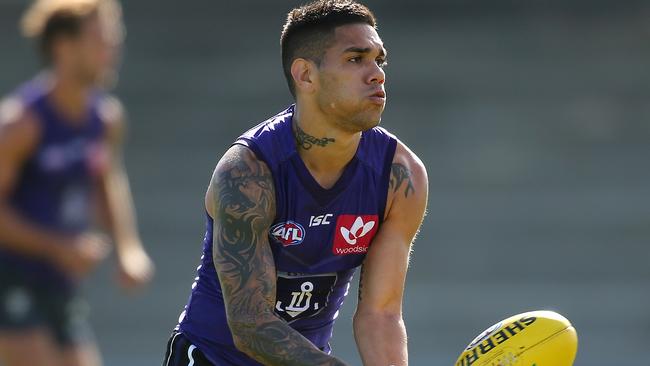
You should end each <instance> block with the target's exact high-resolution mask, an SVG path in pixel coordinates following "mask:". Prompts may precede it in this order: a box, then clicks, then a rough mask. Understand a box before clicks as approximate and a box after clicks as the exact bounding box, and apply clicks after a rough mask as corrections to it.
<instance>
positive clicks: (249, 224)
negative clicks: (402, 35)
mask: <svg viewBox="0 0 650 366" xmlns="http://www.w3.org/2000/svg"><path fill="white" fill-rule="evenodd" d="M281 43H282V63H283V67H284V72H285V76H286V78H287V82H288V84H289V88H290V90H291V92H292V94H293V95H294V97H295V98H296V104H295V105H292V106H290V107H289V108H288V109H286V110H285V111H283V112H281V113H280V114H278V115H276V116H274V117H272V118H270V119H268V120H267V121H265V122H263V123H260V124H259V125H257V126H256V127H254V128H252V129H251V130H249V131H248V132H246V133H244V134H243V135H242V136H240V137H239V138H238V139H237V140H236V141H235V143H234V144H233V145H232V146H231V147H230V149H229V150H228V151H227V152H226V153H225V155H224V156H223V157H222V158H221V160H220V161H219V163H218V164H217V167H216V170H215V172H214V175H213V177H212V183H211V184H210V186H209V188H208V192H207V194H206V198H205V207H206V212H207V217H206V220H207V225H206V226H207V228H206V229H207V231H206V234H205V239H204V245H203V257H202V261H201V266H200V267H199V269H198V277H197V278H196V282H195V283H194V285H193V286H192V295H191V297H190V300H189V303H188V305H187V306H186V308H185V311H184V312H183V315H182V316H181V319H180V322H179V325H178V327H177V328H176V330H175V332H174V333H173V334H172V336H171V338H170V340H169V343H168V348H167V355H166V358H165V361H164V363H163V364H164V366H187V365H194V366H208V365H212V366H226V365H236V366H244V365H247V366H253V365H261V364H264V365H278V366H283V365H344V363H343V361H341V360H340V359H338V358H336V357H334V356H332V355H331V349H330V345H329V340H330V337H331V336H332V330H333V326H334V321H335V319H336V318H337V316H338V312H339V309H340V307H341V306H342V304H343V301H344V299H345V297H346V295H347V293H348V289H349V285H350V281H351V279H352V276H353V274H354V272H355V271H356V268H357V267H358V266H360V265H361V266H362V269H361V274H360V279H359V298H358V303H357V310H356V313H355V316H354V332H355V339H356V342H357V346H358V348H359V353H360V354H361V358H362V360H363V363H364V365H372V366H375V365H379V366H389V365H394V366H405V365H407V364H408V354H407V344H406V329H405V326H404V322H403V320H402V295H403V292H404V281H405V277H406V270H407V267H408V258H409V254H410V249H411V242H412V241H413V239H414V237H415V234H416V232H417V230H418V228H419V226H420V223H421V222H422V217H423V215H424V210H425V206H426V202H427V185H428V184H427V176H426V171H425V168H424V166H423V164H422V162H421V161H420V159H418V157H417V156H416V155H415V154H414V153H413V152H412V151H410V150H409V149H408V148H407V147H406V146H405V145H404V144H403V143H401V142H400V141H399V140H398V139H397V138H396V137H395V136H393V135H392V134H390V133H389V132H387V131H386V130H384V129H383V128H380V127H378V126H377V125H378V124H379V122H380V120H381V115H382V112H383V110H384V104H385V101H386V93H385V90H384V82H385V73H384V69H383V66H384V65H385V63H386V49H385V48H384V45H383V42H382V40H381V38H380V37H379V35H378V34H377V30H376V25H375V18H374V15H373V14H372V13H371V12H370V10H368V8H366V7H365V6H363V5H361V4H358V3H355V2H353V1H346V0H338V1H337V0H332V1H317V2H315V3H311V4H308V5H305V6H303V7H300V8H296V9H294V10H293V11H291V12H290V13H289V16H288V19H287V22H286V24H285V27H284V31H283V33H282V37H281ZM263 57H266V56H263ZM403 122H407V121H403Z"/></svg>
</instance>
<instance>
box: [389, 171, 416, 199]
mask: <svg viewBox="0 0 650 366" xmlns="http://www.w3.org/2000/svg"><path fill="white" fill-rule="evenodd" d="M404 181H406V189H405V190H404V197H408V196H409V192H415V188H414V187H413V180H411V171H410V170H409V169H408V168H407V167H406V166H404V164H400V163H393V165H391V167H390V181H389V187H390V189H392V190H393V192H397V190H398V189H399V188H400V187H401V186H402V183H403V182H404Z"/></svg>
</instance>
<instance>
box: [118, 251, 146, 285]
mask: <svg viewBox="0 0 650 366" xmlns="http://www.w3.org/2000/svg"><path fill="white" fill-rule="evenodd" d="M127 247H128V249H124V250H122V251H121V252H118V255H117V260H118V271H119V273H118V281H119V283H120V285H121V286H122V288H124V289H125V290H135V289H137V288H139V287H142V286H143V285H146V284H147V283H148V282H149V281H151V279H152V278H153V275H154V272H155V268H154V264H153V262H152V261H151V259H150V258H149V256H148V255H147V253H146V252H145V251H144V249H142V244H140V243H137V244H131V245H128V246H127Z"/></svg>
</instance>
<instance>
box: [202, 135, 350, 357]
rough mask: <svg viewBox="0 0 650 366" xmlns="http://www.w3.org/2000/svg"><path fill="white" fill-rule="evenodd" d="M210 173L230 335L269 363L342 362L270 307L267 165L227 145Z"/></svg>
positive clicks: (271, 199)
mask: <svg viewBox="0 0 650 366" xmlns="http://www.w3.org/2000/svg"><path fill="white" fill-rule="evenodd" d="M228 158H229V159H228V160H225V162H223V164H222V163H220V165H219V166H218V167H217V171H216V172H215V175H214V177H213V181H212V189H213V192H214V197H215V198H214V200H215V208H216V212H215V219H214V240H213V244H214V246H213V259H214V264H215V267H216V269H217V271H218V273H219V281H220V283H221V287H222V290H223V297H224V302H225V304H226V312H227V316H228V320H229V326H230V330H231V332H232V334H233V338H235V339H236V340H239V341H240V342H239V344H240V347H241V348H242V350H243V351H245V352H246V353H247V354H248V355H249V356H251V357H252V358H254V359H256V360H258V361H260V362H262V363H264V364H267V365H344V364H343V363H342V362H341V361H338V360H337V359H335V358H334V357H331V356H328V355H327V354H325V353H324V352H321V351H320V350H318V349H317V348H316V347H315V346H314V345H313V344H312V343H310V342H309V340H307V339H306V338H304V337H303V336H302V335H300V334H299V333H298V332H297V331H295V330H293V329H292V328H291V327H290V326H289V325H288V324H287V323H286V322H284V321H283V320H281V319H280V318H278V317H276V316H275V314H274V313H273V308H274V305H275V291H276V278H275V276H276V273H275V264H274V262H273V254H272V252H271V248H270V246H269V244H268V238H267V232H268V228H269V226H270V225H271V223H272V222H273V218H274V216H275V192H274V188H273V178H272V176H271V172H270V171H269V168H268V167H267V166H266V164H264V163H263V162H261V161H259V160H257V159H256V158H255V156H254V154H253V153H252V152H251V151H250V150H248V149H246V148H243V147H242V148H240V149H238V150H231V152H229V153H228Z"/></svg>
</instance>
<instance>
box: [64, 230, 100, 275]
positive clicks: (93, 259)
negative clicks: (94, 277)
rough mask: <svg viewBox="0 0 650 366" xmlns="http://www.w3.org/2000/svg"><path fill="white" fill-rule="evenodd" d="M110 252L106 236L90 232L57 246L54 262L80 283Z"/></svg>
mask: <svg viewBox="0 0 650 366" xmlns="http://www.w3.org/2000/svg"><path fill="white" fill-rule="evenodd" d="M109 252H110V244H109V240H108V238H107V237H106V236H105V235H102V234H97V233H92V232H88V233H83V234H80V235H78V236H76V237H74V238H73V239H72V241H71V242H70V243H62V244H61V245H57V246H56V249H55V250H54V252H53V254H54V255H53V257H52V261H53V263H54V264H55V265H56V266H57V267H59V268H60V269H61V270H62V271H63V272H64V273H66V274H67V275H68V276H70V277H71V278H72V279H74V280H77V281H79V280H82V279H83V278H84V277H86V276H87V275H88V274H89V273H90V272H91V271H92V270H93V269H95V267H97V265H98V264H99V263H100V262H101V261H102V260H104V259H105V258H106V256H108V253H109Z"/></svg>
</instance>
